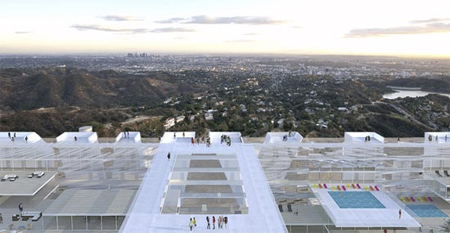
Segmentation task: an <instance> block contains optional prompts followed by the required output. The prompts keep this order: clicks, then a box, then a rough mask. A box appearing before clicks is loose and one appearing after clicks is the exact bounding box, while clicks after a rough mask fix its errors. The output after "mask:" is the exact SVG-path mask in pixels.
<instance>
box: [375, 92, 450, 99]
mask: <svg viewBox="0 0 450 233" xmlns="http://www.w3.org/2000/svg"><path fill="white" fill-rule="evenodd" d="M428 94H437V95H442V96H447V97H449V98H450V94H442V93H435V92H428V91H420V90H395V92H394V93H389V94H385V95H383V98H384V99H397V98H406V97H411V98H416V97H422V96H426V95H428Z"/></svg>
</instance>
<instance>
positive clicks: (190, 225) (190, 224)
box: [188, 218, 194, 231]
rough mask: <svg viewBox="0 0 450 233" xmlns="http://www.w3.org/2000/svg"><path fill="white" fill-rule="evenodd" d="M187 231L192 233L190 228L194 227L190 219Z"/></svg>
mask: <svg viewBox="0 0 450 233" xmlns="http://www.w3.org/2000/svg"><path fill="white" fill-rule="evenodd" d="M188 226H189V231H192V228H193V227H194V222H192V218H190V219H189V224H188Z"/></svg>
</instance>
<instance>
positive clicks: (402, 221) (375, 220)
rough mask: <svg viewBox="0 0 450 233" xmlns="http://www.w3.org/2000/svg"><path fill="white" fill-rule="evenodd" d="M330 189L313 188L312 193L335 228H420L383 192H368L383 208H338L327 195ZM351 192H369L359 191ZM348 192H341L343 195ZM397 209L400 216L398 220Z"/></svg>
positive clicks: (418, 224)
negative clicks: (400, 212)
mask: <svg viewBox="0 0 450 233" xmlns="http://www.w3.org/2000/svg"><path fill="white" fill-rule="evenodd" d="M329 191H332V190H330V189H325V188H324V189H318V188H313V192H314V194H315V195H316V197H317V198H318V200H319V201H320V203H321V204H322V206H323V208H324V210H325V212H327V214H328V216H329V217H330V219H331V220H332V221H333V223H334V224H335V226H336V227H398V228H400V227H420V223H418V222H417V221H416V220H415V219H414V218H413V217H412V216H411V215H409V214H408V213H407V212H406V210H405V209H404V208H402V207H400V206H399V205H398V204H397V203H396V202H395V201H394V200H392V199H391V198H390V197H389V196H388V195H387V194H386V193H384V192H383V191H373V192H370V193H372V195H373V196H374V197H375V198H376V199H377V200H378V201H379V202H380V203H381V204H382V205H384V207H385V208H340V207H339V206H338V204H337V203H336V202H335V201H334V200H333V198H332V197H331V195H330V194H329V193H328V192H329ZM351 191H352V192H359V191H361V192H369V191H365V190H364V191H362V190H360V189H357V190H353V189H352V190H351ZM346 192H350V190H349V191H341V193H342V195H345V193H346ZM399 209H402V216H401V218H399V214H398V212H399Z"/></svg>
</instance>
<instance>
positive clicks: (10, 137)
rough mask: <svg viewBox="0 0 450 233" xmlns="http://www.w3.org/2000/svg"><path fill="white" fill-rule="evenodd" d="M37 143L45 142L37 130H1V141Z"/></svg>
mask: <svg viewBox="0 0 450 233" xmlns="http://www.w3.org/2000/svg"><path fill="white" fill-rule="evenodd" d="M7 142H14V143H37V142H43V140H42V138H41V136H39V135H38V134H37V133H35V132H0V143H7Z"/></svg>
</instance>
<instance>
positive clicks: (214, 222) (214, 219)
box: [213, 216, 216, 230]
mask: <svg viewBox="0 0 450 233" xmlns="http://www.w3.org/2000/svg"><path fill="white" fill-rule="evenodd" d="M214 229H216V217H214V216H213V230H214Z"/></svg>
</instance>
